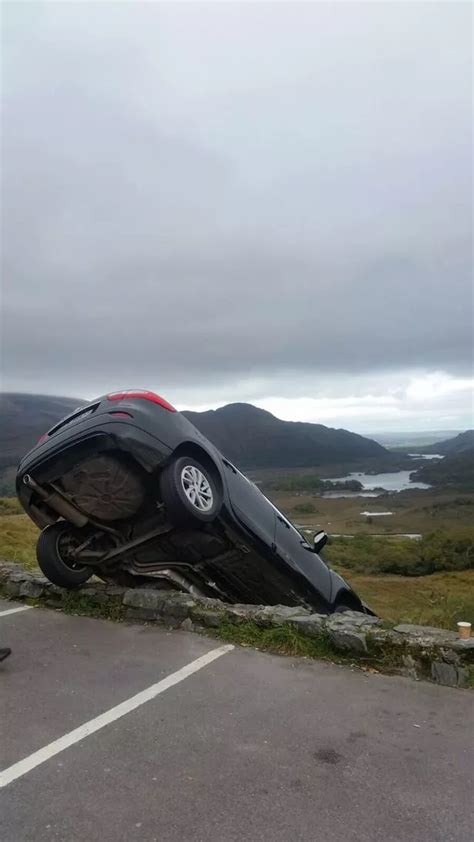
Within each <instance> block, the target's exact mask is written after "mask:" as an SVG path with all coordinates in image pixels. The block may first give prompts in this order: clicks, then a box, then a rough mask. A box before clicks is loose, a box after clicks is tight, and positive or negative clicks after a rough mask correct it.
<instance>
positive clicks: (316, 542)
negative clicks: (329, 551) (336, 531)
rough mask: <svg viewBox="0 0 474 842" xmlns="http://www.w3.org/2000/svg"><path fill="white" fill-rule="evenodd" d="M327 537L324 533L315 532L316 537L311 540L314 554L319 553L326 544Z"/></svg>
mask: <svg viewBox="0 0 474 842" xmlns="http://www.w3.org/2000/svg"><path fill="white" fill-rule="evenodd" d="M327 542H328V536H327V535H326V533H325V532H323V531H321V532H316V535H315V536H314V538H313V547H314V552H315V553H320V552H321V550H322V548H323V547H324V546H325V544H327Z"/></svg>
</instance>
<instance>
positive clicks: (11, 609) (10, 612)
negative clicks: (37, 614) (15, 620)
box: [0, 605, 34, 617]
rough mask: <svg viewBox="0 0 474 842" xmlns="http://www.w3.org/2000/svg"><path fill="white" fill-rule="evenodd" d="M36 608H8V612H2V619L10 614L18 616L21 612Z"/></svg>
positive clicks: (26, 606) (30, 606) (0, 613)
mask: <svg viewBox="0 0 474 842" xmlns="http://www.w3.org/2000/svg"><path fill="white" fill-rule="evenodd" d="M30 608H34V605H19V606H18V608H7V610H6V611H0V617H6V616H7V615H8V614H17V613H18V612H19V611H29V610H30Z"/></svg>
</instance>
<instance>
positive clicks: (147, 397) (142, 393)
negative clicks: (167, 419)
mask: <svg viewBox="0 0 474 842" xmlns="http://www.w3.org/2000/svg"><path fill="white" fill-rule="evenodd" d="M136 398H139V399H141V400H144V401H150V402H151V403H156V404H158V406H161V407H163V409H167V410H168V412H176V409H175V408H174V406H171V404H170V403H168V401H165V399H164V398H162V397H160V395H157V394H155V392H149V391H147V390H146V389H144V390H143V389H138V390H135V389H127V390H126V391H125V392H112V393H111V394H110V395H107V400H108V401H123V400H127V399H136Z"/></svg>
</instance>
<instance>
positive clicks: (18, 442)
mask: <svg viewBox="0 0 474 842" xmlns="http://www.w3.org/2000/svg"><path fill="white" fill-rule="evenodd" d="M82 403H83V401H82ZM80 405H81V401H80V400H76V399H74V398H58V397H52V396H51V395H28V394H19V393H18V394H16V393H13V392H3V393H1V394H0V468H4V467H6V466H8V465H16V464H17V463H18V462H19V461H20V459H21V457H22V456H23V455H24V454H25V453H26V452H27V451H28V450H30V448H31V447H33V445H34V444H36V442H37V441H38V439H39V437H40V436H41V435H42V434H43V433H45V432H46V430H49V429H50V427H52V426H53V425H54V424H55V423H56V422H57V421H59V420H60V419H61V418H64V416H65V415H68V414H69V413H70V412H72V411H73V410H74V409H75V408H76V407H77V406H80Z"/></svg>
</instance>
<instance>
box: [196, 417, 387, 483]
mask: <svg viewBox="0 0 474 842" xmlns="http://www.w3.org/2000/svg"><path fill="white" fill-rule="evenodd" d="M184 415H186V417H187V418H189V420H190V421H192V423H193V424H195V426H196V427H197V428H198V429H199V430H200V431H201V432H202V433H203V434H204V435H205V436H207V438H209V439H210V440H211V441H212V442H213V443H214V444H215V445H216V446H217V447H218V448H219V450H221V451H222V452H223V453H225V454H226V455H227V456H228V458H229V459H231V460H232V461H234V462H236V463H237V465H240V466H241V467H242V468H273V467H275V468H304V467H313V466H317V465H324V464H327V463H331V462H350V461H352V460H356V459H360V458H361V457H363V458H365V457H374V456H375V457H377V456H379V457H380V456H387V457H388V455H389V454H388V452H387V451H386V450H385V448H384V447H382V445H380V444H377V442H375V441H372V440H371V439H366V438H364V437H363V436H359V435H357V434H356V433H350V432H348V431H347V430H335V429H333V428H331V427H325V426H323V425H322V424H308V423H303V422H298V421H281V420H280V419H279V418H275V416H274V415H272V414H271V413H270V412H266V411H265V410H263V409H258V408H257V407H255V406H252V405H251V404H245V403H233V404H228V405H227V406H224V407H222V408H221V409H216V410H210V411H208V412H185V413H184Z"/></svg>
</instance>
